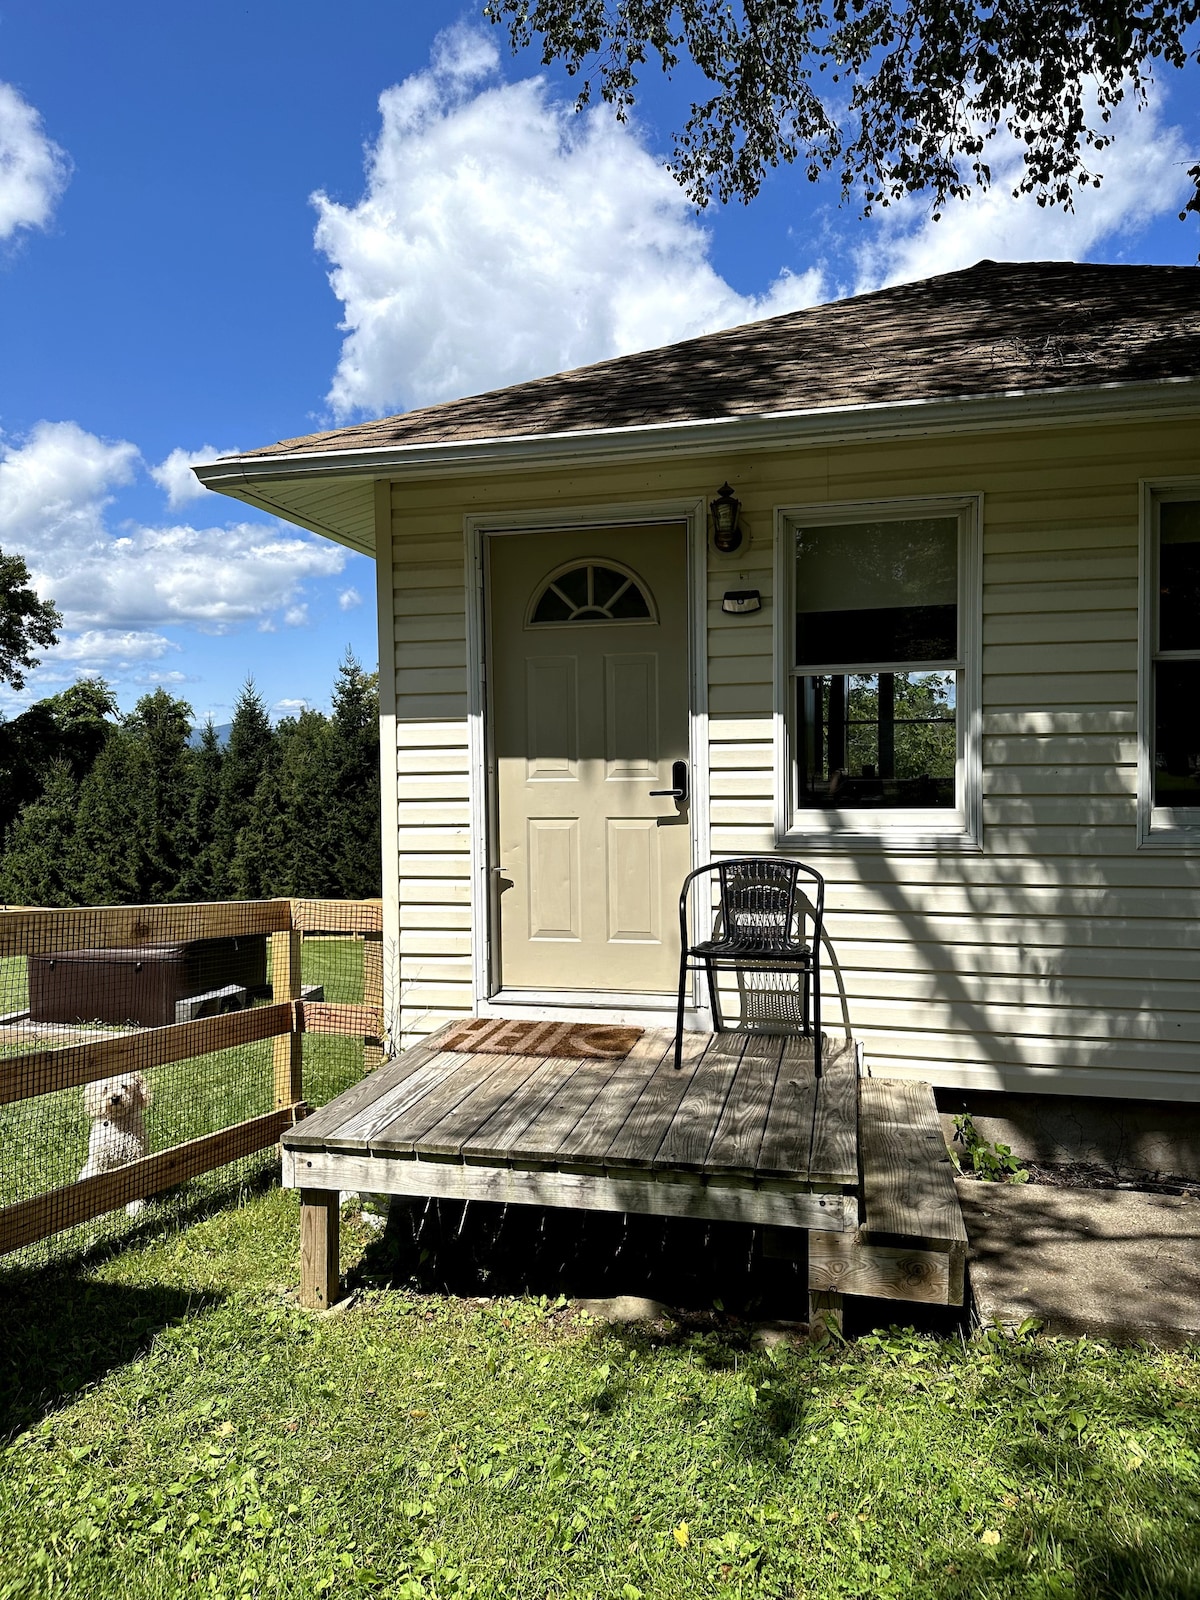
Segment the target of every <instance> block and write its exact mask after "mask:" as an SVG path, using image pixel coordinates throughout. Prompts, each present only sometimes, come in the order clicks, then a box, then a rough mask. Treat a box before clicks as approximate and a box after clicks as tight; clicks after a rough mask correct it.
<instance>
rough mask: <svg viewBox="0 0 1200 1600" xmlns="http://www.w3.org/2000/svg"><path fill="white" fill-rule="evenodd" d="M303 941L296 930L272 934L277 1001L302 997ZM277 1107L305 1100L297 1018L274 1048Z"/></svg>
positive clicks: (300, 1038) (274, 986)
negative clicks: (296, 1024) (301, 941)
mask: <svg viewBox="0 0 1200 1600" xmlns="http://www.w3.org/2000/svg"><path fill="white" fill-rule="evenodd" d="M300 939H301V935H300V933H299V931H298V930H297V929H295V928H290V929H288V930H287V931H286V932H284V933H273V934H272V935H271V989H272V994H273V998H274V999H275V1000H288V1001H296V1000H299V998H300ZM274 1062H275V1104H276V1106H277V1107H278V1106H294V1105H295V1104H296V1103H297V1102H298V1101H300V1100H303V1098H304V1040H303V1039H302V1037H301V1036H300V1034H299V1033H297V1032H296V1027H295V1015H294V1013H293V1017H292V1028H291V1030H290V1031H289V1032H288V1033H281V1034H277V1035H276V1038H275V1045H274Z"/></svg>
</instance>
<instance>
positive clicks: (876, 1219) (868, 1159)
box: [859, 1078, 967, 1305]
mask: <svg viewBox="0 0 1200 1600" xmlns="http://www.w3.org/2000/svg"><path fill="white" fill-rule="evenodd" d="M859 1139H860V1149H861V1159H862V1185H863V1225H862V1237H863V1241H864V1242H865V1243H867V1244H871V1245H881V1246H888V1247H899V1248H902V1249H906V1250H910V1251H911V1250H919V1251H931V1252H934V1253H936V1254H945V1255H946V1256H948V1257H949V1261H948V1263H947V1265H948V1268H949V1289H950V1300H949V1303H950V1304H951V1305H961V1304H962V1279H963V1264H964V1262H965V1259H966V1248H967V1230H966V1226H965V1225H964V1223H963V1216H962V1208H961V1206H960V1205H959V1203H958V1193H957V1191H956V1189H955V1187H954V1166H953V1163H952V1162H951V1160H950V1157H949V1154H948V1153H947V1150H946V1141H945V1137H944V1136H943V1133H942V1128H941V1123H940V1121H939V1120H938V1111H937V1104H936V1102H935V1101H934V1097H933V1086H932V1085H931V1084H928V1083H924V1082H922V1081H920V1080H916V1079H911V1078H863V1079H862V1080H861V1082H860V1083H859Z"/></svg>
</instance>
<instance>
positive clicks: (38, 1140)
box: [0, 900, 383, 1273]
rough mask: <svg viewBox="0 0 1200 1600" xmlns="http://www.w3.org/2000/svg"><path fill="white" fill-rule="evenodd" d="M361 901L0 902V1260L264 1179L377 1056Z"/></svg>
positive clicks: (61, 1245)
mask: <svg viewBox="0 0 1200 1600" xmlns="http://www.w3.org/2000/svg"><path fill="white" fill-rule="evenodd" d="M382 970H383V963H382V943H381V940H380V908H379V905H378V903H376V902H371V901H362V902H358V901H334V902H320V901H289V900H274V901H252V902H227V903H222V904H204V905H163V906H131V907H117V908H109V907H98V908H81V909H78V910H61V911H60V910H9V911H0V1273H7V1272H12V1271H14V1270H25V1269H28V1268H30V1267H35V1266H38V1265H42V1264H44V1263H46V1262H48V1261H50V1260H65V1259H68V1258H71V1257H76V1256H79V1255H81V1254H86V1253H88V1252H89V1251H93V1250H96V1249H103V1248H108V1247H111V1246H112V1245H114V1244H116V1243H119V1242H120V1240H121V1239H122V1238H124V1237H127V1236H128V1235H129V1234H131V1233H132V1232H134V1231H136V1230H144V1229H147V1228H151V1229H153V1228H157V1227H161V1226H162V1225H164V1224H165V1223H170V1222H172V1221H178V1220H180V1219H185V1218H186V1217H188V1216H190V1215H194V1214H196V1212H197V1210H198V1209H203V1208H204V1207H205V1206H206V1205H210V1204H212V1203H213V1201H214V1200H215V1199H217V1198H222V1197H225V1196H227V1195H229V1194H230V1193H231V1192H236V1190H237V1189H238V1188H240V1187H242V1186H244V1185H245V1184H247V1183H253V1182H256V1181H267V1180H269V1177H270V1176H271V1174H272V1172H273V1170H274V1165H275V1160H276V1154H275V1146H276V1142H277V1140H278V1138H279V1136H280V1134H281V1133H282V1132H283V1130H284V1129H285V1128H287V1127H290V1126H291V1125H292V1123H293V1122H294V1121H295V1120H296V1119H297V1118H299V1117H300V1116H303V1115H304V1114H305V1111H306V1110H307V1109H308V1108H310V1107H312V1106H316V1105H320V1104H323V1103H324V1102H325V1101H326V1100H328V1099H330V1098H331V1097H332V1096H333V1095H335V1094H337V1093H339V1092H340V1091H341V1090H342V1089H343V1088H346V1087H347V1086H348V1085H349V1084H351V1083H353V1082H355V1081H356V1079H357V1078H359V1077H360V1076H361V1075H362V1073H363V1071H364V1070H369V1069H370V1068H372V1067H373V1066H375V1065H377V1064H378V1062H379V1061H380V1060H381V1059H382V1040H381V1037H380V1034H381V1017H382Z"/></svg>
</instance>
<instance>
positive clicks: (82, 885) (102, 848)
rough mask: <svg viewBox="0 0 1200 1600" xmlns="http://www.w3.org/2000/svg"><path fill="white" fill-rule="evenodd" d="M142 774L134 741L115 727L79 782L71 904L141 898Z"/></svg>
mask: <svg viewBox="0 0 1200 1600" xmlns="http://www.w3.org/2000/svg"><path fill="white" fill-rule="evenodd" d="M144 778H145V761H144V757H143V752H142V750H141V747H140V742H139V740H138V739H137V738H136V737H134V736H133V735H131V734H129V733H127V732H126V730H125V729H124V728H119V729H118V730H117V731H116V732H115V733H114V734H113V736H112V738H111V739H109V741H108V743H107V744H106V745H105V746H104V749H103V750H102V751H101V752H100V754H99V756H98V757H97V759H96V764H95V766H94V767H93V768H92V770H91V771H90V772H89V773H88V775H87V777H86V778H85V779H84V780H83V782H82V784H80V786H79V806H78V810H77V813H76V819H75V837H74V839H73V841H72V846H71V852H70V856H69V858H68V879H69V881H70V882H71V883H72V884H73V885H74V888H75V903H76V904H77V905H85V906H115V905H136V904H138V903H139V901H140V900H141V896H140V895H139V893H138V889H139V885H140V883H141V881H142V877H143V873H144V870H145V869H144V860H145V850H144V847H143V841H142V838H141V828H142V824H143V822H144V813H143V812H142V809H141V806H140V804H139V794H138V790H139V787H140V785H141V784H142V782H143V781H144Z"/></svg>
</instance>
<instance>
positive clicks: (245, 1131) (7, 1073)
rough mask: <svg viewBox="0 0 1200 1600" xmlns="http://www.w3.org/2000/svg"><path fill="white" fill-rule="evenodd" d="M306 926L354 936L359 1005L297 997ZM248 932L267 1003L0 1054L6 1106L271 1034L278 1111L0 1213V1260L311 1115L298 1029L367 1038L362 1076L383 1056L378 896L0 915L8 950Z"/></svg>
mask: <svg viewBox="0 0 1200 1600" xmlns="http://www.w3.org/2000/svg"><path fill="white" fill-rule="evenodd" d="M306 933H307V934H316V933H321V934H335V935H354V936H357V937H358V938H359V939H361V940H362V942H363V1002H362V1003H361V1004H339V1003H335V1002H329V1001H314V1000H304V999H303V998H302V997H301V984H300V955H301V941H302V937H303V935H304V934H306ZM255 934H268V935H270V936H271V958H272V981H273V1000H272V1002H271V1003H270V1004H267V1005H260V1006H254V1007H251V1008H250V1009H249V1010H244V1011H232V1012H228V1013H226V1014H225V1015H223V1016H216V1017H203V1018H199V1019H197V1020H196V1021H193V1022H180V1023H175V1024H171V1025H168V1026H166V1027H159V1028H137V1029H133V1030H131V1031H129V1032H125V1033H116V1034H113V1035H112V1037H111V1038H105V1039H96V1038H95V1036H94V1035H93V1036H92V1037H91V1038H90V1039H88V1040H87V1041H85V1042H83V1043H79V1044H65V1045H62V1046H60V1047H58V1048H55V1049H41V1050H33V1051H30V1052H29V1053H28V1054H25V1055H18V1056H12V1057H9V1058H7V1059H4V1060H0V1105H7V1104H12V1103H14V1102H16V1101H21V1100H29V1099H34V1098H36V1097H38V1096H40V1095H45V1094H52V1093H54V1092H56V1091H58V1090H62V1089H70V1088H75V1087H78V1086H80V1085H82V1084H86V1083H90V1082H93V1081H95V1080H98V1079H102V1078H110V1077H117V1076H120V1075H122V1074H124V1073H128V1072H135V1071H143V1070H148V1069H149V1068H152V1067H157V1066H165V1065H167V1064H169V1063H171V1062H177V1061H189V1060H193V1059H197V1058H200V1057H203V1056H207V1055H211V1054H213V1053H214V1052H216V1051H221V1050H230V1049H236V1048H238V1047H239V1046H245V1045H248V1044H254V1043H257V1042H259V1041H262V1040H267V1039H271V1040H274V1055H273V1060H274V1084H275V1109H274V1110H273V1111H270V1112H267V1113H266V1114H264V1115H260V1116H256V1117H251V1118H249V1119H247V1120H245V1121H242V1122H238V1123H234V1124H232V1125H231V1126H229V1127H226V1128H222V1129H219V1130H218V1131H217V1132H215V1133H209V1134H205V1135H204V1136H203V1137H201V1138H197V1139H191V1140H188V1141H187V1142H186V1143H184V1144H178V1145H173V1146H171V1147H169V1148H168V1149H165V1150H159V1151H155V1152H154V1153H153V1154H150V1155H146V1156H144V1157H142V1158H141V1159H140V1160H137V1161H132V1162H130V1163H129V1164H128V1165H126V1166H123V1167H120V1168H117V1169H115V1170H114V1171H112V1172H106V1173H102V1174H99V1175H98V1176H96V1177H91V1178H83V1179H80V1180H79V1181H77V1182H75V1183H72V1184H66V1185H64V1186H63V1187H61V1188H57V1189H53V1190H48V1191H46V1192H44V1193H42V1194H38V1195H33V1196H31V1197H30V1198H28V1199H25V1200H20V1201H18V1202H16V1203H15V1204H13V1205H9V1206H4V1207H0V1255H3V1254H5V1253H6V1252H8V1251H11V1250H17V1249H20V1248H21V1247H22V1246H24V1245H28V1244H33V1243H35V1242H36V1241H37V1240H39V1239H44V1238H47V1237H48V1236H49V1235H51V1234H54V1233H58V1232H60V1231H61V1230H62V1229H64V1228H69V1227H73V1226H75V1225H76V1224H78V1223H80V1222H86V1221H88V1220H90V1219H91V1218H93V1217H97V1216H101V1215H103V1214H104V1213H105V1212H107V1211H112V1210H114V1209H116V1208H117V1207H119V1206H123V1205H127V1204H128V1203H129V1202H130V1201H133V1200H143V1199H148V1198H149V1197H150V1196H152V1195H155V1194H159V1193H161V1192H162V1191H163V1190H164V1189H168V1188H171V1187H173V1186H174V1185H175V1184H178V1183H181V1182H183V1181H184V1180H185V1179H186V1178H192V1177H196V1176H198V1175H199V1174H201V1173H203V1172H207V1171H210V1170H211V1169H213V1168H214V1167H220V1166H224V1165H226V1164H227V1163H228V1162H230V1161H235V1160H238V1159H240V1158H241V1157H242V1156H246V1155H250V1154H252V1153H253V1152H254V1151H256V1150H261V1149H265V1148H266V1147H267V1146H268V1145H271V1144H274V1143H275V1142H276V1141H277V1140H278V1138H279V1136H280V1134H281V1133H282V1132H283V1130H284V1129H285V1128H288V1127H291V1126H292V1125H293V1124H294V1123H295V1122H296V1121H297V1120H298V1119H299V1118H300V1117H303V1116H304V1115H305V1114H306V1112H307V1109H308V1108H307V1106H306V1105H305V1103H304V1085H303V1051H302V1039H303V1035H304V1034H305V1033H320V1034H327V1035H338V1036H341V1037H346V1038H358V1039H362V1040H363V1041H364V1049H365V1057H364V1065H365V1067H366V1068H367V1070H370V1069H371V1068H372V1067H373V1066H375V1065H377V1064H378V1062H379V1061H380V1060H381V1059H382V1055H383V1035H384V1027H383V960H382V911H381V905H380V902H379V901H370V900H368V901H331V900H262V901H229V902H222V903H217V904H211V903H203V904H197V905H154V906H98V907H81V908H71V909H68V910H42V909H34V908H29V907H22V908H20V909H17V910H10V911H0V955H4V956H21V955H47V954H53V953H54V952H55V951H58V950H63V951H65V950H77V949H91V950H95V949H105V948H108V949H113V948H123V949H128V948H131V947H136V946H138V945H151V944H167V943H180V942H186V941H188V940H197V939H219V938H228V937H242V938H244V937H248V936H251V935H255Z"/></svg>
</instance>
